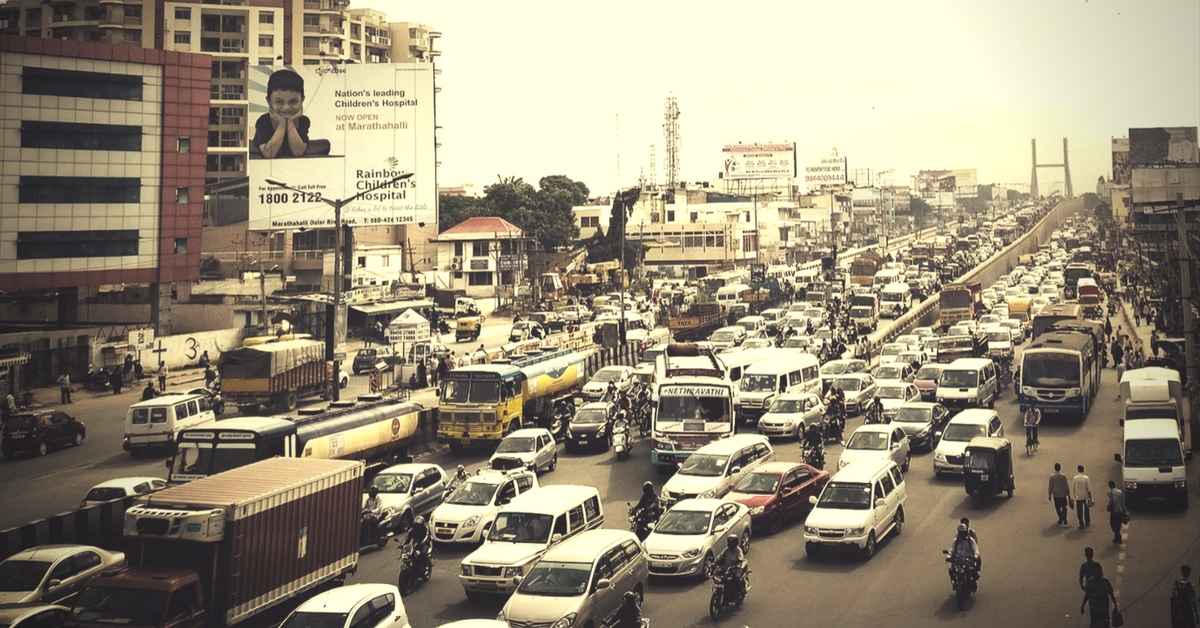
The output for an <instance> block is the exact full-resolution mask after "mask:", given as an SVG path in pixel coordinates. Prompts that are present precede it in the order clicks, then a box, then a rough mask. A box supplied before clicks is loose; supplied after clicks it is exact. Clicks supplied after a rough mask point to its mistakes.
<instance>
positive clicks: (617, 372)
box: [583, 365, 633, 401]
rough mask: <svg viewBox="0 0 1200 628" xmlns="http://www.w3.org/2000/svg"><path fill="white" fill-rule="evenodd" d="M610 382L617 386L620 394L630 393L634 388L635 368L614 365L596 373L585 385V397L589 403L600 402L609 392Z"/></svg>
mask: <svg viewBox="0 0 1200 628" xmlns="http://www.w3.org/2000/svg"><path fill="white" fill-rule="evenodd" d="M609 382H612V383H613V384H615V385H616V387H617V391H618V392H629V389H630V388H631V387H632V386H633V367H632V366H620V365H612V366H606V367H604V368H602V369H600V370H598V371H596V372H595V373H594V374H593V375H592V378H591V379H589V380H588V383H586V384H584V385H583V397H584V398H585V399H587V400H588V401H600V400H601V399H603V398H604V394H605V393H606V392H608V383H609Z"/></svg>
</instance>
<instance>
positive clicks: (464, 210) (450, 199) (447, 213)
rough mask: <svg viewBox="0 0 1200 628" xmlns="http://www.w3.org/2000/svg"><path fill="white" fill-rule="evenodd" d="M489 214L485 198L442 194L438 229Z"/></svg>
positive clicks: (441, 229) (439, 201)
mask: <svg viewBox="0 0 1200 628" xmlns="http://www.w3.org/2000/svg"><path fill="white" fill-rule="evenodd" d="M486 215H488V209H487V206H486V205H485V204H484V202H483V199H480V198H474V197H471V196H445V195H443V196H441V197H439V198H438V231H439V232H441V231H445V230H447V229H449V228H450V227H453V226H454V225H457V224H458V223H460V222H462V221H464V220H466V219H468V218H475V217H477V216H486Z"/></svg>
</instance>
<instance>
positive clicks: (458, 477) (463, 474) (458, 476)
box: [450, 464, 471, 487]
mask: <svg viewBox="0 0 1200 628" xmlns="http://www.w3.org/2000/svg"><path fill="white" fill-rule="evenodd" d="M469 477H471V476H470V475H468V474H467V468H466V467H464V466H462V465H461V464H460V465H458V470H457V471H455V472H454V477H453V478H451V479H450V486H451V487H457V486H458V485H459V484H462V483H463V482H466V481H467V478H469Z"/></svg>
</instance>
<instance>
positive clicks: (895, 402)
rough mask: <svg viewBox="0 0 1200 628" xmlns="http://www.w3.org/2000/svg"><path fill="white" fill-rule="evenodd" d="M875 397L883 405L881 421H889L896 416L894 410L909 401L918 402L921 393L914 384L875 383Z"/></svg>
mask: <svg viewBox="0 0 1200 628" xmlns="http://www.w3.org/2000/svg"><path fill="white" fill-rule="evenodd" d="M877 383H878V386H876V388H875V396H877V397H879V402H880V403H882V404H883V420H884V421H890V420H891V419H892V417H894V416H896V410H897V409H899V408H900V406H901V405H903V404H906V403H908V402H910V401H920V400H921V391H919V390H917V387H916V385H915V384H903V383H894V382H892V383H884V382H877Z"/></svg>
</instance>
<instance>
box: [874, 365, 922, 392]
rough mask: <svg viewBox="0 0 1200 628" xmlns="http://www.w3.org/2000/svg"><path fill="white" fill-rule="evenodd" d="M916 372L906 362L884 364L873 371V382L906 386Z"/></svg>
mask: <svg viewBox="0 0 1200 628" xmlns="http://www.w3.org/2000/svg"><path fill="white" fill-rule="evenodd" d="M914 375H916V371H914V370H913V367H912V365H911V364H909V363H908V362H903V361H896V362H889V363H888V364H884V365H883V366H880V367H879V368H877V369H875V382H876V383H877V384H879V385H880V386H882V385H884V384H908V383H910V382H912V381H913V376H914Z"/></svg>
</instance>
